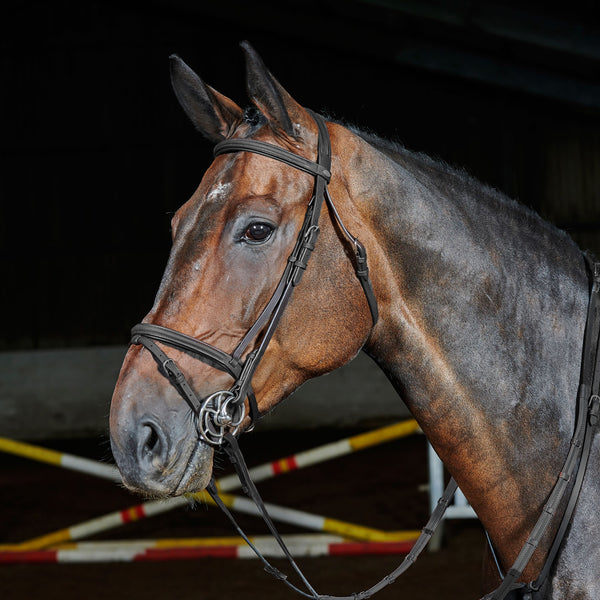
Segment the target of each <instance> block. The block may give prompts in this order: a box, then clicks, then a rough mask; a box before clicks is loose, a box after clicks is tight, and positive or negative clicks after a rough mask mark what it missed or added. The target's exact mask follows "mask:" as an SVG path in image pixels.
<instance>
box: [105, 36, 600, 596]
mask: <svg viewBox="0 0 600 600" xmlns="http://www.w3.org/2000/svg"><path fill="white" fill-rule="evenodd" d="M242 46H243V49H244V54H245V59H246V72H247V81H246V83H247V91H248V96H249V99H250V103H251V104H250V106H249V108H246V109H242V108H241V107H240V106H238V105H237V104H236V103H235V102H233V101H232V100H230V99H229V98H227V97H226V96H224V95H222V94H221V93H219V92H218V91H217V90H215V89H213V88H212V87H210V86H209V85H207V84H206V83H205V82H204V81H202V80H201V79H200V77H199V76H198V75H197V74H196V73H195V72H194V71H193V70H192V69H191V68H190V67H188V66H187V65H186V64H185V63H184V62H183V61H182V60H181V59H180V58H179V57H177V56H172V57H171V78H172V84H173V87H174V90H175V93H176V96H177V98H178V100H179V102H180V104H181V105H182V107H183V109H184V111H185V113H186V114H187V116H188V117H189V118H190V119H191V121H192V123H193V124H194V126H195V127H196V128H197V129H198V130H199V131H200V133H201V134H202V135H203V136H204V137H205V138H207V139H208V140H209V141H211V142H213V143H224V141H225V143H226V144H230V145H231V144H232V143H233V144H235V143H238V144H242V146H243V145H244V144H246V146H244V147H245V148H247V145H248V143H250V144H253V143H254V144H255V145H256V146H257V147H258V146H260V144H262V147H266V146H267V145H268V146H270V147H276V148H277V149H279V150H276V151H273V152H278V151H280V152H279V154H281V155H282V156H284V157H285V156H289V155H290V154H293V155H295V156H297V157H298V160H297V161H296V162H298V161H304V163H305V164H309V163H310V164H312V165H315V164H316V163H317V162H318V159H317V160H316V157H318V154H319V150H318V143H319V140H320V138H321V134H322V133H326V134H327V135H328V137H329V140H330V146H331V158H330V170H329V171H328V173H329V176H330V179H329V183H328V193H329V196H330V198H331V199H333V202H334V203H335V204H334V205H333V204H330V203H329V202H327V203H326V206H324V208H323V210H322V214H321V215H320V219H319V217H318V215H317V219H319V220H318V226H316V230H318V233H319V238H318V243H313V247H314V251H313V248H310V250H311V251H312V257H311V260H310V263H307V264H305V265H304V270H303V278H302V281H301V283H300V284H298V285H296V286H295V287H294V291H293V296H291V297H290V299H289V302H288V303H287V306H286V308H285V310H284V311H283V312H282V313H281V314H278V315H277V323H276V326H275V327H273V328H271V330H270V331H269V334H268V336H267V334H266V333H265V329H266V328H267V327H270V323H267V321H268V319H262V318H261V315H262V314H264V312H265V310H266V309H265V307H266V306H268V305H269V304H270V302H271V299H272V298H273V297H274V294H276V292H277V290H278V289H279V287H280V285H281V283H280V282H281V276H282V273H284V272H285V270H286V268H287V267H286V265H287V264H289V262H290V261H289V257H290V255H291V254H293V252H294V248H295V247H296V246H297V240H298V236H299V232H301V231H303V230H302V227H303V218H304V215H305V213H306V211H307V206H309V205H310V204H311V202H313V200H314V189H313V188H314V186H315V183H314V181H315V178H316V179H319V177H318V176H317V174H318V175H320V176H321V177H323V176H324V175H323V172H325V171H326V169H325V168H323V169H321V171H320V172H319V173H316V166H315V167H310V168H312V169H313V171H315V172H312V171H310V168H308V167H307V169H308V170H306V172H303V171H302V169H301V168H300V167H299V166H298V164H296V165H294V164H284V162H282V161H281V160H279V159H278V160H274V158H275V157H274V156H273V155H265V154H261V153H259V152H257V151H245V150H243V149H242V150H239V151H233V150H232V148H231V147H230V148H229V150H227V151H224V152H222V153H220V154H218V155H217V156H216V158H215V159H214V161H213V162H212V164H211V165H210V166H209V168H208V170H207V171H206V172H205V174H204V176H203V177H202V180H201V182H200V184H199V187H198V188H197V190H196V191H195V193H194V194H193V195H192V197H191V198H190V199H189V200H188V201H187V202H186V203H185V204H183V206H181V208H179V210H177V212H176V213H175V215H174V217H173V219H172V237H173V241H172V249H171V253H170V256H169V259H168V263H167V266H166V269H165V272H164V275H163V278H162V281H161V283H160V287H159V289H158V292H157V295H156V298H155V301H154V304H153V306H152V308H151V310H150V312H149V313H148V314H147V315H146V317H145V318H144V321H143V323H144V324H146V325H147V326H150V327H155V328H163V329H164V331H167V330H168V331H175V332H179V333H180V334H182V335H181V336H180V337H185V338H186V339H188V340H192V342H190V343H192V344H194V343H195V344H196V346H202V347H204V348H210V349H212V350H210V352H209V354H210V356H209V357H208V358H206V357H205V359H204V360H202V362H199V361H198V360H196V359H197V358H198V356H195V355H194V353H195V349H194V348H195V347H194V348H192V349H191V350H190V347H189V346H188V347H186V346H185V345H181V346H177V344H175V343H173V340H172V339H171V340H170V342H171V343H169V339H167V338H165V339H164V340H160V339H158V338H156V339H155V341H154V342H148V343H147V344H145V345H144V344H142V343H141V342H140V339H139V336H138V338H136V340H135V343H134V344H133V345H132V346H131V347H130V348H129V350H128V352H127V354H126V356H125V359H124V362H123V365H122V368H121V371H120V374H119V377H118V380H117V383H116V387H115V391H114V395H113V398H112V403H111V411H110V435H111V445H112V451H113V455H114V457H115V460H116V462H117V465H118V467H119V469H120V471H121V474H122V477H123V481H124V483H125V485H126V486H127V487H128V488H130V489H131V490H133V491H136V492H139V493H142V494H145V495H148V496H154V497H164V496H171V495H179V494H183V493H187V492H193V491H198V490H201V489H203V488H205V487H206V486H207V484H208V483H209V480H210V477H211V472H212V465H213V456H214V447H215V444H213V443H211V439H210V438H207V437H206V435H204V436H199V435H198V412H197V411H196V410H195V409H194V405H193V399H194V398H204V399H206V398H213V399H214V398H217V397H218V398H217V399H218V400H219V401H221V400H222V399H223V398H221V396H220V394H221V395H222V394H223V392H220V391H218V390H226V389H228V386H229V387H230V386H231V385H232V381H237V379H236V377H239V376H240V375H239V370H240V369H242V368H243V367H244V365H247V364H249V363H250V362H251V360H253V358H254V356H256V352H257V350H258V349H259V348H260V354H261V357H260V361H259V362H258V364H254V366H253V369H252V372H251V375H250V380H249V381H248V382H247V383H246V384H245V389H244V393H243V399H242V403H241V409H240V410H239V411H238V413H237V416H236V417H235V418H231V416H232V415H231V414H230V415H229V417H230V419H229V420H227V419H225V420H223V422H222V423H221V425H222V427H223V428H224V429H225V430H226V431H231V430H234V431H236V432H237V433H239V432H241V431H243V430H244V429H246V428H248V427H249V425H250V424H251V422H252V420H253V419H252V418H251V416H252V415H251V414H250V413H252V412H253V411H252V410H251V409H252V408H254V413H260V414H265V413H267V412H269V411H270V410H272V409H273V408H274V407H275V406H276V405H277V404H278V403H279V402H281V401H282V400H283V399H284V398H286V397H288V396H290V395H291V394H292V392H293V391H294V390H296V389H297V388H298V387H299V386H300V385H302V384H303V383H304V382H306V381H307V380H309V379H311V378H314V377H317V376H319V375H322V374H325V373H328V372H331V371H332V370H334V369H336V368H338V367H340V366H342V365H344V364H346V363H348V362H349V361H351V360H352V359H353V358H354V357H355V356H356V355H357V353H358V352H360V351H361V350H362V351H363V352H365V353H367V354H368V355H369V356H370V357H371V358H372V359H373V360H374V361H375V363H376V364H377V365H378V367H379V368H381V369H382V370H383V372H384V373H385V375H386V376H387V377H388V378H389V380H390V381H391V383H392V384H393V386H394V388H395V389H396V390H397V392H398V394H399V396H400V397H401V398H402V400H403V401H404V402H405V404H406V406H407V407H408V408H409V410H410V412H411V413H412V415H413V416H414V417H415V419H416V420H417V421H418V423H419V425H420V427H421V429H422V430H423V432H424V433H425V435H426V437H427V439H428V440H429V442H430V443H431V444H432V446H433V447H434V449H435V451H436V452H437V454H438V455H439V456H440V458H441V459H442V461H443V462H444V464H445V466H446V468H447V469H448V471H449V472H450V473H451V474H452V476H453V477H454V478H455V479H456V481H457V483H458V485H459V486H460V488H461V490H462V491H463V493H464V494H465V496H466V497H467V499H468V500H469V502H470V504H471V506H472V507H473V508H474V510H475V511H476V513H477V516H478V517H479V519H480V521H481V523H482V525H483V527H484V528H485V530H486V532H487V534H488V536H489V540H490V546H491V547H492V548H493V549H494V552H495V560H496V561H497V562H498V563H499V565H500V566H501V569H503V570H504V571H506V570H507V569H508V568H509V567H510V565H511V564H512V563H513V561H514V560H515V558H516V557H517V555H518V553H519V551H520V549H521V547H522V546H523V544H524V542H525V541H526V539H527V537H528V535H529V532H530V531H531V530H532V528H533V527H534V525H535V523H536V520H537V519H538V516H539V514H540V512H541V511H542V510H543V507H544V504H545V502H546V500H547V498H548V496H549V494H550V493H551V490H552V489H553V486H554V484H555V482H556V479H557V474H558V473H559V472H560V470H561V468H562V466H563V462H564V460H565V456H567V454H568V452H569V447H570V440H571V436H572V434H573V430H574V428H575V421H576V414H575V404H576V398H577V395H578V386H579V376H580V370H581V365H582V352H583V340H584V331H585V329H586V314H587V310H588V303H589V294H590V277H589V273H588V266H587V262H586V258H585V256H584V254H583V253H582V251H581V250H580V249H579V248H578V247H577V245H576V244H575V243H574V242H573V241H572V239H571V238H570V237H569V236H568V235H567V234H566V233H565V232H562V231H560V230H559V229H557V228H556V227H555V226H553V225H551V224H549V223H547V222H545V221H544V220H543V219H542V218H541V217H539V216H538V215H537V214H536V213H535V212H533V211H532V210H530V209H529V208H527V207H525V206H523V205H522V204H520V203H517V202H516V201H513V200H511V199H509V198H507V197H506V196H504V195H503V194H502V193H500V192H498V191H496V190H494V189H492V188H490V187H488V186H486V185H484V184H482V183H480V182H478V181H476V180H475V179H474V178H472V177H471V176H469V175H468V174H467V173H465V172H463V171H461V170H457V169H455V168H452V167H450V166H448V165H447V164H445V163H443V162H441V161H438V160H433V159H431V158H429V157H427V156H426V155H424V154H421V153H415V152H412V151H410V150H408V149H406V148H405V147H403V146H402V145H400V144H397V143H392V142H388V141H386V140H383V139H381V138H379V137H377V136H375V135H373V134H371V133H366V132H364V131H361V130H360V129H357V128H355V127H352V126H349V125H345V124H343V123H341V122H338V121H334V120H331V119H329V120H324V119H323V118H322V117H319V118H318V119H317V118H316V116H315V115H314V113H312V112H311V111H309V110H308V109H306V108H304V107H303V106H301V105H300V104H299V103H298V102H297V101H296V100H294V98H293V97H292V96H291V95H290V94H289V93H288V91H287V90H286V89H285V88H284V87H283V86H282V85H281V84H280V83H279V81H278V80H277V79H276V78H275V77H274V76H273V74H272V73H271V72H270V71H269V70H268V69H267V68H266V66H265V65H264V63H263V61H262V59H261V58H260V56H259V55H258V54H257V53H256V52H255V50H254V49H253V48H252V47H251V46H250V45H249V44H247V43H244V44H242ZM319 121H320V122H322V123H323V126H324V127H325V128H326V132H321V131H320V130H319V125H318V122H319ZM292 162H293V160H292ZM305 221H306V219H305ZM311 227H315V226H314V225H313V226H311ZM348 232H352V235H350V234H349V235H350V238H348V235H346V234H348ZM354 235H356V238H354V237H353V236H354ZM358 238H360V244H361V245H362V246H363V247H364V248H365V249H366V251H368V256H369V278H370V279H369V282H368V284H369V285H370V286H371V292H372V295H373V297H374V298H375V299H376V304H377V311H376V314H374V312H373V306H372V302H370V301H369V295H368V293H367V292H366V289H367V288H366V287H365V286H364V285H363V287H362V288H361V285H359V284H360V283H363V284H364V281H359V280H358V278H357V274H358V273H359V270H358V269H357V265H356V260H357V259H356V256H354V252H353V251H354V248H353V246H355V245H356V243H358ZM359 258H360V257H359ZM363 274H364V272H363ZM249 331H252V335H250V336H249ZM179 333H178V334H177V335H179ZM266 338H268V339H267V341H266V342H265V339H266ZM156 340H158V343H156ZM244 340H245V341H244ZM261 340H262V342H265V343H263V344H262V347H261ZM194 341H195V342H194ZM241 341H244V342H243V343H241ZM161 342H162V343H161ZM149 344H152V347H150V346H149ZM167 345H168V346H170V350H169V352H170V355H169V356H168V357H167V355H166V353H165V351H164V349H165V348H166V346H167ZM236 349H237V356H236V357H235V358H236V359H237V363H236V364H237V365H238V366H239V367H240V368H239V369H237V367H236V369H233V368H229V366H228V365H227V364H226V363H227V361H228V360H230V359H231V357H232V356H233V355H234V354H235V352H236ZM211 352H212V354H211ZM161 353H162V354H161ZM157 356H160V357H164V360H160V361H157ZM171 357H174V359H173V358H171ZM219 357H220V358H219ZM223 357H225V358H223ZM157 363H158V364H157ZM161 363H162V366H161ZM175 364H176V365H177V366H178V368H175V367H174V366H173V365H175ZM170 365H171V366H173V369H175V371H176V372H175V374H174V375H173V373H172V371H173V369H171V368H170ZM166 371H168V375H169V377H166V376H165V372H166ZM171 375H173V377H175V379H178V378H179V379H178V381H179V383H180V385H171V384H172V382H173V380H172V378H171V377H170V376H171ZM182 382H185V383H182ZM181 386H184V387H185V386H187V388H188V390H187V391H185V390H184V392H185V393H183V392H182V387H181ZM182 395H183V396H184V399H185V400H188V401H187V402H186V401H183V400H182ZM190 398H191V399H192V400H190ZM229 399H230V396H227V397H224V402H225V403H227V401H228V400H229ZM251 405H252V406H251ZM254 416H255V415H254ZM599 453H600V446H599V443H598V440H597V439H596V438H594V441H593V443H592V444H591V458H590V461H589V465H588V467H587V470H586V472H585V478H584V480H583V485H582V489H581V492H580V494H579V498H578V501H577V505H576V507H575V510H574V513H573V516H572V519H571V522H570V524H569V528H568V530H567V534H566V536H565V537H564V540H563V542H562V544H561V546H560V550H559V552H558V555H557V557H556V559H555V560H554V562H553V564H552V570H551V572H550V576H549V577H548V579H547V581H546V583H545V584H544V586H543V588H542V589H541V590H540V592H539V594H540V595H538V596H535V597H536V598H538V597H539V598H545V599H558V598H570V599H575V598H577V599H597V598H600V579H599V578H598V576H597V572H596V571H595V569H596V568H597V564H598V562H599V559H600V546H599V545H598V544H597V539H596V534H595V533H594V532H595V531H596V518H597V514H598V510H599V508H600V500H599V499H600V495H599V491H600V489H599V488H600V460H598V458H599ZM563 504H564V502H563ZM557 529H558V519H557V518H556V517H554V518H553V519H552V520H551V524H550V527H549V528H548V530H547V532H546V533H545V534H544V536H543V537H542V539H541V540H540V543H539V547H537V549H536V550H535V552H534V553H533V557H532V558H531V560H530V561H529V563H528V564H527V566H526V567H525V568H524V571H523V573H522V580H523V581H532V580H534V579H535V577H536V576H537V575H538V573H539V571H540V569H541V568H542V566H543V565H544V559H545V556H546V555H547V554H548V551H549V548H550V545H551V542H552V538H553V535H554V533H555V532H556V530H557ZM486 565H487V566H486V568H485V569H484V571H485V576H484V579H483V583H482V592H483V593H487V592H489V590H491V589H493V588H494V587H495V586H496V585H497V584H498V582H499V580H500V577H501V575H500V574H499V572H498V570H497V569H496V568H495V567H494V565H493V557H492V556H491V552H489V551H488V553H487V558H486Z"/></svg>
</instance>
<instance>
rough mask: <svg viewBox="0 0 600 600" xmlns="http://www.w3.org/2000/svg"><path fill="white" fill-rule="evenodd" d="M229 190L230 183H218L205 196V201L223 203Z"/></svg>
mask: <svg viewBox="0 0 600 600" xmlns="http://www.w3.org/2000/svg"><path fill="white" fill-rule="evenodd" d="M230 190H231V183H223V182H221V181H219V183H217V185H216V186H214V187H213V188H212V189H211V190H210V191H209V192H208V194H206V199H207V200H210V201H211V202H223V201H225V200H227V195H228V194H229V192H230Z"/></svg>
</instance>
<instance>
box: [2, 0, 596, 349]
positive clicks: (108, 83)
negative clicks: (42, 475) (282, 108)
mask: <svg viewBox="0 0 600 600" xmlns="http://www.w3.org/2000/svg"><path fill="white" fill-rule="evenodd" d="M2 13H3V18H2V19H0V33H1V35H0V45H1V48H2V50H1V52H0V57H1V65H2V71H1V77H2V79H1V83H0V95H1V103H2V104H1V113H0V114H1V116H2V134H1V136H0V153H1V163H0V164H1V165H2V176H1V178H0V194H1V196H0V197H1V200H2V209H1V210H2V212H1V215H0V244H1V246H0V253H1V255H0V263H1V267H0V268H1V272H0V276H1V282H2V283H1V284H0V285H1V288H0V301H1V307H0V308H1V311H2V315H3V325H2V329H3V335H2V339H1V341H0V349H4V350H16V349H33V348H51V347H64V346H85V345H100V344H113V343H114V344H122V343H126V341H127V339H128V332H129V328H130V326H131V325H132V324H134V323H136V322H138V321H139V320H140V318H141V317H142V316H143V315H144V314H145V313H146V311H147V310H148V309H149V308H150V306H151V304H152V300H153V297H154V293H155V290H156V289H157V286H158V283H159V280H160V276H161V273H162V270H163V267H164V264H165V262H166V258H167V253H168V248H169V243H170V238H169V220H170V215H171V214H172V212H173V211H175V210H176V209H177V207H178V206H179V205H181V204H182V203H183V202H184V201H185V200H186V199H187V198H188V197H189V196H190V195H191V194H192V192H193V191H194V189H195V187H196V186H197V184H198V182H199V181H200V178H201V176H202V173H203V171H204V170H205V168H206V167H207V165H208V164H209V161H210V156H211V148H210V146H209V145H208V144H207V143H206V142H204V141H203V140H202V138H201V137H200V136H199V135H198V134H196V133H195V132H194V130H193V128H192V126H191V124H189V123H188V122H187V120H186V117H185V116H184V114H183V112H182V111H181V110H180V108H179V106H178V105H177V102H176V100H175V98H174V95H173V94H172V92H171V89H170V82H169V73H168V56H169V54H170V53H172V52H176V53H178V54H179V55H181V56H182V57H183V58H184V59H185V60H186V61H187V62H188V63H189V64H190V65H191V66H192V67H193V68H194V69H196V70H197V71H198V73H199V74H200V75H201V76H202V77H203V78H204V79H205V81H207V82H208V83H209V84H211V85H212V86H213V87H215V88H217V89H218V90H219V91H221V92H223V93H225V94H226V95H228V96H230V97H232V98H233V99H235V100H236V101H237V102H238V103H240V104H244V102H245V100H244V98H245V94H244V71H243V59H242V53H241V51H240V49H239V48H238V42H239V41H240V40H243V39H248V40H249V41H250V42H251V43H252V44H253V45H254V46H255V47H256V49H257V50H258V51H259V53H260V54H261V55H262V56H263V59H264V60H265V62H266V64H267V65H268V66H269V67H270V69H271V70H272V71H273V73H274V74H275V75H276V76H277V77H278V78H279V80H280V81H281V82H282V83H283V84H284V86H285V87H286V88H287V89H288V90H289V91H290V92H291V93H292V94H293V95H294V96H295V97H296V99H297V100H299V101H300V102H301V103H303V104H305V105H307V106H310V107H312V108H313V109H315V110H319V111H327V112H328V113H329V114H332V115H334V116H336V117H341V118H345V119H347V120H349V121H350V122H354V123H356V124H359V125H361V126H364V127H368V128H371V129H373V130H374V131H376V132H377V133H379V134H381V135H383V136H385V137H389V138H394V139H398V140H401V141H403V142H404V143H405V144H406V145H407V146H408V147H409V148H412V149H415V150H422V151H425V152H427V153H430V154H432V155H434V156H438V157H441V158H443V159H444V160H446V161H448V162H450V163H451V164H455V165H457V166H464V167H465V168H466V169H467V170H468V171H470V172H471V173H472V174H473V175H475V176H477V177H478V178H480V179H482V180H484V181H486V182H488V183H490V184H492V185H493V186H496V187H497V188H499V189H501V190H503V191H504V192H506V193H507V194H508V195H510V196H512V197H516V198H518V199H519V200H521V201H522V202H524V203H525V204H527V205H530V206H532V207H534V208H535V209H537V210H539V211H541V213H542V214H543V215H544V216H546V217H547V218H549V219H550V220H552V221H553V222H555V223H556V224H557V225H559V226H560V227H563V228H567V229H568V230H569V231H571V232H572V234H573V235H574V236H575V237H576V239H577V240H578V241H579V242H580V244H581V245H582V247H583V248H591V249H595V250H600V243H599V242H598V241H597V240H598V237H597V233H598V227H599V226H600V202H599V195H600V192H599V189H600V186H599V184H600V120H599V116H600V86H599V84H598V75H599V70H600V38H599V36H598V31H599V29H598V27H599V17H598V14H599V9H598V3H597V2H595V1H593V0H576V1H572V2H568V3H565V2H561V3H549V2H535V1H527V0H525V1H519V2H517V1H514V2H495V3H492V2H480V3H478V2H467V1H458V0H451V1H449V2H433V1H424V2H413V1H410V0H398V1H393V0H387V1H386V0H379V1H377V0H362V1H360V0H344V1H342V0H324V1H310V0H306V1H299V0H291V1H286V2H283V1H282V2H279V3H276V2H267V1H260V0H259V1H253V2H246V1H244V2H242V1H231V0H221V1H216V2H201V1H186V0H180V1H174V2H159V1H155V2H152V1H147V2H127V1H125V2H123V1H120V2H87V1H80V2H67V1H63V2H41V1H38V2H10V3H8V4H7V6H5V7H3V9H2Z"/></svg>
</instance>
